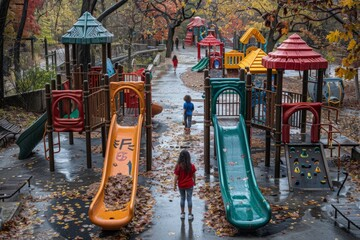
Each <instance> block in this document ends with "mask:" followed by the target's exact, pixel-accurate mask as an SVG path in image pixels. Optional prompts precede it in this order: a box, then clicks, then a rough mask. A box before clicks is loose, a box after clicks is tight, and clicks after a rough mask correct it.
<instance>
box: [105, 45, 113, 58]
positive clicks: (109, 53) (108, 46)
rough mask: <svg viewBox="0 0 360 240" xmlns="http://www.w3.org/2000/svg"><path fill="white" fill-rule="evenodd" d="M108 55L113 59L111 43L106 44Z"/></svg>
mask: <svg viewBox="0 0 360 240" xmlns="http://www.w3.org/2000/svg"><path fill="white" fill-rule="evenodd" d="M106 50H107V57H108V58H110V59H111V57H112V56H111V43H107V44H106Z"/></svg>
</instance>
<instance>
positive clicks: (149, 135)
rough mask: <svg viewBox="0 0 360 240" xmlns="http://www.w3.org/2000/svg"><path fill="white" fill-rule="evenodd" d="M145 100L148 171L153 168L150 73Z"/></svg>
mask: <svg viewBox="0 0 360 240" xmlns="http://www.w3.org/2000/svg"><path fill="white" fill-rule="evenodd" d="M145 94H146V96H145V99H146V171H151V166H152V121H151V117H152V108H151V78H150V71H148V70H146V71H145Z"/></svg>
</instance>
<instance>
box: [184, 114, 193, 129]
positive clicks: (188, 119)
mask: <svg viewBox="0 0 360 240" xmlns="http://www.w3.org/2000/svg"><path fill="white" fill-rule="evenodd" d="M191 120H192V115H186V114H184V122H185V127H186V128H191Z"/></svg>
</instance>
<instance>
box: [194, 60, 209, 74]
mask: <svg viewBox="0 0 360 240" xmlns="http://www.w3.org/2000/svg"><path fill="white" fill-rule="evenodd" d="M208 63H209V59H208V58H206V57H204V58H202V59H201V60H200V61H199V62H198V63H197V64H196V65H195V66H193V67H192V68H191V71H194V72H199V71H202V70H204V69H205V68H206V66H207V64H208Z"/></svg>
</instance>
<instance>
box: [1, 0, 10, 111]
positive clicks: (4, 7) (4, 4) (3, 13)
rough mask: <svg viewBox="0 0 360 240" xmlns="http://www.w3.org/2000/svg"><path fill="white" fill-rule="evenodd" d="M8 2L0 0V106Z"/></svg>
mask: <svg viewBox="0 0 360 240" xmlns="http://www.w3.org/2000/svg"><path fill="white" fill-rule="evenodd" d="M9 5H10V0H0V16H2V17H1V18H0V106H2V105H3V100H4V93H5V91H4V67H3V66H4V31H5V26H6V21H7V13H8V10H9Z"/></svg>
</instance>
